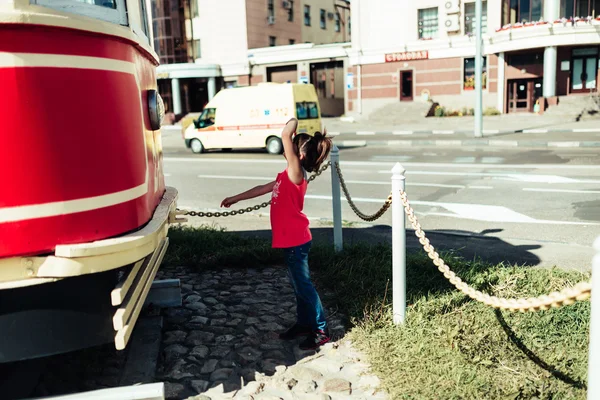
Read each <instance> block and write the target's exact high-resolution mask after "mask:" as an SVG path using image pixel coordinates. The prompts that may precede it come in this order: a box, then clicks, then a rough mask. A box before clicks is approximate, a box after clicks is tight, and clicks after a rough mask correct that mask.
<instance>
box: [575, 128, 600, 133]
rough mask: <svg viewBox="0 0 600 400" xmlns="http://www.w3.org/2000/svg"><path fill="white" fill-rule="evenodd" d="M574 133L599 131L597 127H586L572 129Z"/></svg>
mask: <svg viewBox="0 0 600 400" xmlns="http://www.w3.org/2000/svg"><path fill="white" fill-rule="evenodd" d="M573 132H574V133H590V132H600V129H597V128H588V129H573Z"/></svg>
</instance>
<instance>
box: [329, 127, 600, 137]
mask: <svg viewBox="0 0 600 400" xmlns="http://www.w3.org/2000/svg"><path fill="white" fill-rule="evenodd" d="M519 133H600V128H586V129H519V130H516V131H515V130H512V131H506V130H499V129H484V130H483V134H484V135H501V134H502V135H506V134H519ZM327 134H328V135H329V136H340V135H356V136H376V135H393V136H408V135H473V130H472V129H471V130H465V129H462V130H446V129H433V130H397V131H352V132H341V131H331V132H330V131H327Z"/></svg>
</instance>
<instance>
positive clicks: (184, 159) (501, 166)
mask: <svg viewBox="0 0 600 400" xmlns="http://www.w3.org/2000/svg"><path fill="white" fill-rule="evenodd" d="M356 142H360V143H366V142H364V141H360V140H358V141H356ZM423 155H424V156H435V155H437V153H423ZM163 160H164V161H165V162H174V163H175V162H178V163H228V164H233V163H236V164H285V159H283V157H281V158H277V159H275V158H274V159H272V160H269V159H258V158H222V157H219V158H204V157H203V156H199V157H182V158H180V157H165V158H164V159H163ZM340 164H341V165H342V166H344V165H348V166H366V167H369V166H373V167H377V166H379V167H386V166H389V167H390V170H391V169H392V167H393V166H394V163H393V162H392V161H390V162H383V161H343V160H342V161H341V163H340ZM402 165H403V166H404V167H426V168H471V169H482V168H483V169H593V170H598V168H599V167H598V165H564V164H491V165H488V164H457V163H431V162H406V163H403V164H402Z"/></svg>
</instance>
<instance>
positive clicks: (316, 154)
mask: <svg viewBox="0 0 600 400" xmlns="http://www.w3.org/2000/svg"><path fill="white" fill-rule="evenodd" d="M294 143H295V144H296V146H298V152H299V153H300V154H302V155H303V156H304V157H303V159H302V167H303V168H304V169H305V170H306V171H308V172H315V171H318V170H319V168H321V164H323V162H325V160H326V159H327V157H329V152H330V151H331V148H332V147H333V142H332V141H331V139H330V138H329V137H327V132H326V131H325V130H324V131H323V133H321V132H315V134H314V135H313V136H310V135H307V134H305V133H301V134H299V135H296V136H295V137H294Z"/></svg>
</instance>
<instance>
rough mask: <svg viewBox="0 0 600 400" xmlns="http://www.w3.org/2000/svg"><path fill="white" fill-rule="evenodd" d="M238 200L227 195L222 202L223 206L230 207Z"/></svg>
mask: <svg viewBox="0 0 600 400" xmlns="http://www.w3.org/2000/svg"><path fill="white" fill-rule="evenodd" d="M237 202H238V201H237V200H236V199H235V198H234V197H227V198H226V199H225V200H223V201H222V202H221V207H225V208H229V207H231V206H232V205H234V204H235V203H237Z"/></svg>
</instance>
